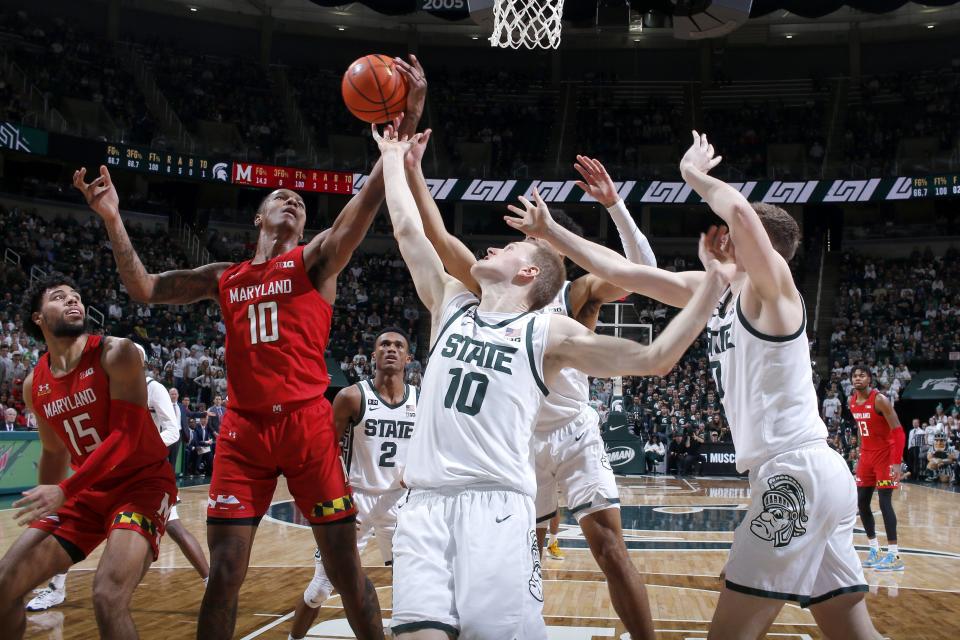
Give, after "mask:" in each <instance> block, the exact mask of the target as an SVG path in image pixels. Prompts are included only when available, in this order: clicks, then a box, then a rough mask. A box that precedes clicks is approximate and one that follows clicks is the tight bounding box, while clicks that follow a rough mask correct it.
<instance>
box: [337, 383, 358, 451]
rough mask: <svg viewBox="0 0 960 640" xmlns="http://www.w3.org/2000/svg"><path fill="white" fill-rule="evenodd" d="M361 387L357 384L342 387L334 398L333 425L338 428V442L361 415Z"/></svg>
mask: <svg viewBox="0 0 960 640" xmlns="http://www.w3.org/2000/svg"><path fill="white" fill-rule="evenodd" d="M360 397H361V396H360V387H358V386H357V385H355V384H352V385H350V386H349V387H346V388H344V389H341V390H340V391H339V392H338V393H337V396H336V397H335V398H334V399H333V426H334V428H335V429H336V430H337V442H339V441H340V439H341V438H343V434H345V433H346V432H347V429H349V428H350V427H352V426H353V425H355V424H356V423H357V419H358V418H359V417H360V409H361V407H360Z"/></svg>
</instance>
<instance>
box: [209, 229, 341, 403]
mask: <svg viewBox="0 0 960 640" xmlns="http://www.w3.org/2000/svg"><path fill="white" fill-rule="evenodd" d="M219 298H220V309H221V311H222V313H223V323H224V325H225V326H226V328H227V340H226V360H227V394H228V396H229V403H230V408H231V409H237V410H240V411H250V412H256V413H283V412H286V411H289V410H292V409H293V408H294V406H295V405H298V404H302V403H305V402H307V401H310V400H315V399H317V398H320V397H322V396H323V392H324V391H326V389H327V386H328V385H329V384H330V376H329V375H328V374H327V363H326V360H325V359H324V352H325V351H326V350H327V342H328V340H329V339H330V322H331V320H332V318H333V307H331V306H330V303H329V302H327V301H326V300H324V299H323V296H321V295H320V293H319V292H318V291H317V290H316V289H315V288H314V286H313V282H312V281H311V280H310V277H309V276H308V275H307V269H306V267H305V266H304V264H303V247H302V246H301V247H297V248H296V249H293V250H292V251H288V252H287V253H284V254H283V255H279V256H276V257H275V258H270V259H269V260H267V261H266V262H263V263H261V264H252V262H251V261H250V260H247V261H245V262H238V263H237V264H234V265H232V266H231V267H229V268H228V269H227V270H226V271H224V272H223V275H221V276H220V294H219Z"/></svg>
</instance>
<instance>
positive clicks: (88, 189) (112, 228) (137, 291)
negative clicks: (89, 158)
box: [73, 165, 230, 304]
mask: <svg viewBox="0 0 960 640" xmlns="http://www.w3.org/2000/svg"><path fill="white" fill-rule="evenodd" d="M86 175H87V169H86V167H83V168H81V169H80V170H78V171H74V172H73V186H74V187H75V188H76V189H77V190H78V191H80V193H82V194H83V197H84V199H85V200H86V201H87V204H88V205H89V206H90V208H91V209H93V211H94V212H95V213H96V214H97V215H99V216H100V218H102V219H103V222H104V225H106V227H107V235H108V236H109V237H110V244H111V246H112V247H113V258H114V260H116V262H117V271H119V273H120V280H121V281H122V282H123V286H125V287H126V288H127V292H128V293H129V294H130V297H131V298H133V299H134V300H136V301H138V302H146V303H150V304H187V303H190V302H196V301H198V300H206V299H216V297H217V287H218V283H219V281H220V274H222V273H223V271H224V270H225V269H226V268H227V267H229V266H230V263H229V262H214V263H211V264H207V265H204V266H202V267H198V268H196V269H178V270H175V271H165V272H164V273H147V270H146V268H144V266H143V262H141V261H140V256H138V255H137V252H136V250H135V249H134V248H133V243H132V242H130V236H129V235H127V230H126V228H124V226H123V219H122V218H121V217H120V197H119V196H118V195H117V189H116V187H114V185H113V180H111V178H110V172H109V171H108V170H107V168H106V167H105V166H103V165H101V166H100V175H99V176H97V177H96V178H95V179H94V180H93V181H92V182H89V183H87V182H85V181H84V178H85V177H86Z"/></svg>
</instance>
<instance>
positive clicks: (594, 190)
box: [573, 156, 620, 209]
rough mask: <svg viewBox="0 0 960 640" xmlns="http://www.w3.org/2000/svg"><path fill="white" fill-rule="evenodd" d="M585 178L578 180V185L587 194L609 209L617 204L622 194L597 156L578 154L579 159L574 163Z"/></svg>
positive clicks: (574, 166)
mask: <svg viewBox="0 0 960 640" xmlns="http://www.w3.org/2000/svg"><path fill="white" fill-rule="evenodd" d="M573 168H574V169H576V170H577V173H579V174H580V175H581V176H583V180H577V181H576V185H577V186H578V187H580V188H581V189H583V190H584V191H585V192H586V193H587V195H589V196H590V197H591V198H593V199H594V200H596V201H597V202H599V203H600V204H602V205H603V206H604V207H606V208H607V209H609V208H610V207H612V206H613V205H615V204H617V200H619V199H620V194H618V193H617V188H616V187H615V186H614V184H613V180H612V179H611V178H610V174H609V173H607V170H606V169H605V168H604V166H603V164H601V162H600V161H599V160H597V159H596V158H588V157H587V156H577V161H576V162H575V163H574V164H573Z"/></svg>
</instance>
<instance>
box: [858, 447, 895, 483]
mask: <svg viewBox="0 0 960 640" xmlns="http://www.w3.org/2000/svg"><path fill="white" fill-rule="evenodd" d="M856 476H857V486H858V487H876V488H877V489H895V488H896V487H897V486H898V485H899V484H900V483H898V482H896V481H895V480H894V479H893V476H892V475H890V449H889V448H887V449H872V450H869V451H861V452H860V460H858V461H857V472H856Z"/></svg>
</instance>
